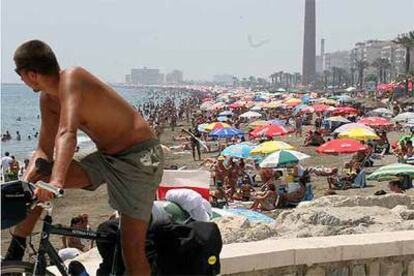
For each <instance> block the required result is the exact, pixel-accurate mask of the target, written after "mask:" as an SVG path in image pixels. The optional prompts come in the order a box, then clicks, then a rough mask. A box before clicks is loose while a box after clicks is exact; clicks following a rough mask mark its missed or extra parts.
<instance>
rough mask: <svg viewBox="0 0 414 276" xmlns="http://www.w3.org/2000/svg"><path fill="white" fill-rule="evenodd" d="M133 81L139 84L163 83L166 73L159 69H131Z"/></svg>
mask: <svg viewBox="0 0 414 276" xmlns="http://www.w3.org/2000/svg"><path fill="white" fill-rule="evenodd" d="M130 79H131V83H132V84H137V85H152V84H161V83H162V82H163V81H164V75H163V74H161V73H160V70H159V69H149V68H146V67H144V68H142V69H131V77H130Z"/></svg>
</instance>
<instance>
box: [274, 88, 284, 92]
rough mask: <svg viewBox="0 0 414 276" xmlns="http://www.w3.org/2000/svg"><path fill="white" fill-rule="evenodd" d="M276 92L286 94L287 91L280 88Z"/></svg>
mask: <svg viewBox="0 0 414 276" xmlns="http://www.w3.org/2000/svg"><path fill="white" fill-rule="evenodd" d="M276 91H277V92H286V89H284V88H279V89H277V90H276Z"/></svg>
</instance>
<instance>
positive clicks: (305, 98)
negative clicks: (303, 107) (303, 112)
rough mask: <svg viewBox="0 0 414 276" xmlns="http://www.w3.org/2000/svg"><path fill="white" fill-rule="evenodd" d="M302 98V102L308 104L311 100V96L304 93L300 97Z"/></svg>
mask: <svg viewBox="0 0 414 276" xmlns="http://www.w3.org/2000/svg"><path fill="white" fill-rule="evenodd" d="M300 99H301V100H302V102H303V103H305V104H308V103H309V102H310V100H311V97H309V96H307V95H305V96H303V97H301V98H300Z"/></svg>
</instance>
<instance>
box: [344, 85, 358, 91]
mask: <svg viewBox="0 0 414 276" xmlns="http://www.w3.org/2000/svg"><path fill="white" fill-rule="evenodd" d="M355 90H356V88H355V87H352V86H350V87H348V88H347V89H345V91H346V92H352V91H355Z"/></svg>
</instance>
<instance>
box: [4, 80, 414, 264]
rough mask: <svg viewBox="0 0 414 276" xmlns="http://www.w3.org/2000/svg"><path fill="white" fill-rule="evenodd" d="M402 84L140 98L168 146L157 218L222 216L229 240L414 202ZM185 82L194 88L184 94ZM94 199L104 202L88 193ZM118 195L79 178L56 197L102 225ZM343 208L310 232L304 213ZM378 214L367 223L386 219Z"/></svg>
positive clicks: (409, 123)
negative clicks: (77, 185)
mask: <svg viewBox="0 0 414 276" xmlns="http://www.w3.org/2000/svg"><path fill="white" fill-rule="evenodd" d="M393 89H394V88H393V87H392V85H391V84H390V85H389V86H388V87H385V88H380V87H379V89H378V90H377V91H376V92H374V93H372V92H371V93H370V92H365V91H358V90H357V89H355V88H353V87H350V88H348V89H344V90H341V91H337V92H335V93H326V92H325V91H324V92H317V91H312V92H310V91H306V90H296V91H290V92H288V91H285V90H282V89H280V90H279V91H264V90H250V89H246V88H224V87H192V88H188V87H187V88H185V89H184V88H180V89H178V88H174V89H173V90H171V89H170V90H168V89H167V90H165V91H163V92H159V93H167V91H173V92H172V93H171V94H170V95H169V96H168V97H167V99H166V100H165V101H164V102H163V103H160V104H155V103H154V102H148V103H144V104H142V105H136V106H134V108H135V109H136V110H137V112H139V113H141V114H142V115H143V116H144V117H145V118H146V119H147V120H148V121H149V122H150V124H151V125H152V127H153V129H154V132H155V133H156V135H157V136H158V137H159V139H160V141H161V143H162V147H163V150H164V154H165V166H164V169H165V172H164V177H163V181H162V182H161V185H160V188H159V191H158V193H157V201H155V203H154V207H153V217H154V216H157V217H156V219H155V223H163V222H165V220H166V219H167V220H171V219H173V218H176V217H181V218H184V221H185V220H186V219H189V218H192V219H196V220H204V221H205V220H208V221H210V220H213V221H216V223H217V224H218V225H219V228H220V230H221V233H222V236H223V241H224V242H225V243H231V242H241V241H249V240H260V239H265V238H272V237H279V238H283V237H299V236H312V235H338V234H343V233H351V232H352V231H356V230H352V229H357V228H358V227H359V224H358V221H359V220H358V219H359V218H356V219H355V220H354V219H351V221H352V222H351V223H349V221H347V222H342V221H341V218H340V216H341V214H342V215H345V214H348V213H349V211H350V210H344V209H343V208H351V209H352V210H353V211H352V212H354V213H355V215H356V216H365V217H366V216H369V215H372V217H376V216H377V215H378V216H379V214H378V212H376V213H375V214H374V213H373V214H371V213H370V212H373V211H372V210H380V209H381V208H386V210H388V211H390V210H394V209H393V208H394V207H396V206H397V205H405V209H403V210H402V211H401V212H403V213H404V214H406V212H407V210H410V206H411V199H410V198H411V195H412V189H411V188H412V177H413V176H414V166H413V165H411V164H413V163H414V158H413V157H414V151H413V145H412V143H413V142H414V133H413V127H414V110H413V104H412V103H410V102H409V101H407V99H406V98H404V97H401V98H393V94H392V91H393ZM410 89H412V85H411V86H410ZM180 91H181V92H180ZM182 91H185V93H187V94H189V96H188V97H180V101H177V100H176V97H178V96H179V95H180V93H184V92H182ZM410 93H411V92H410ZM3 137H4V135H3ZM4 139H5V143H7V138H4ZM80 151H82V147H81V148H80ZM10 159H12V158H11V157H10V156H4V157H3V159H2V164H3V161H4V164H5V165H3V172H4V180H13V179H16V178H18V177H19V175H22V174H23V173H24V168H25V166H24V164H20V166H19V165H16V163H17V164H18V163H19V162H15V161H10V163H9V164H10V166H9V167H8V168H6V169H5V166H7V165H6V161H7V160H10ZM17 167H18V168H19V169H16V168H17ZM407 197H408V200H407ZM90 200H94V202H95V203H96V204H94V206H90V205H87V202H89V201H90ZM106 201H107V198H106V194H105V191H103V190H102V189H99V190H98V192H97V193H94V194H91V193H87V192H84V191H75V190H73V191H72V190H70V191H68V193H67V195H66V197H65V198H64V199H62V200H59V202H58V203H57V204H56V205H57V208H56V209H55V214H56V215H55V217H56V221H57V222H59V223H62V224H65V225H72V224H73V225H75V224H76V223H77V222H79V224H82V225H84V226H85V225H87V227H92V228H94V227H97V225H98V224H100V223H101V222H102V221H104V220H107V219H109V218H110V217H113V216H115V214H114V213H113V211H112V210H111V209H110V208H109V207H108V206H107V202H106ZM73 202H76V203H77V204H73ZM189 202H192V203H191V204H189ZM194 202H195V203H194ZM344 202H345V203H344ZM361 202H365V203H364V204H365V207H361V206H360V204H361ZM171 204H173V205H178V206H179V207H180V208H179V209H178V210H179V212H180V214H179V215H177V214H176V213H175V214H168V210H171V209H174V208H167V207H166V206H169V205H171ZM307 206H308V207H307ZM366 206H371V207H372V206H377V207H376V208H373V209H371V210H367V209H364V208H366ZM62 207H64V208H62ZM331 207H338V208H339V209H341V210H342V211H337V210H336V209H335V208H331ZM307 208H308V209H307ZM318 208H319V209H318ZM322 209H323V210H322ZM331 209H332V210H333V209H335V210H336V211H335V212H336V213H335V212H334V213H335V214H333V213H330V214H325V215H327V216H328V217H330V216H339V220H332V221H333V222H332V225H330V226H333V228H332V229H336V230H332V229H331V228H330V229H331V230H330V231H326V230H320V228H318V227H314V229H316V230H312V231H313V232H312V231H311V230H309V231H310V232H306V233H305V234H303V233H302V234H300V231H302V232H303V231H304V227H303V223H304V222H303V221H301V222H299V221H293V217H295V216H296V217H298V216H297V215H296V214H302V215H303V213H304V212H305V213H306V212H316V211H315V210H320V212H329V210H331ZM339 209H338V210H339ZM62 210H64V211H62ZM384 210H385V209H384ZM388 211H387V212H388ZM410 211H411V210H410ZM165 212H167V214H164V213H165ZM295 212H297V213H295ZM387 212H385V211H383V212H382V213H383V215H384V216H387V215H389V214H388V213H387ZM67 214H71V215H72V218H71V217H68V215H67ZM160 214H161V215H160ZM163 214H164V215H163ZM304 217H305V216H304ZM85 218H86V222H85ZM88 219H89V221H88ZM157 219H159V221H158V222H157ZM382 219H383V221H387V223H388V224H387V227H388V226H390V225H391V224H392V225H396V226H398V227H397V228H398V229H405V228H408V229H409V228H410V227H412V225H411V224H409V223H411V221H410V220H408V222H409V223H408V224H407V220H405V219H401V221H396V220H395V219H394V220H391V219H389V218H388V217H386V218H385V217H384V218H380V217H377V220H378V221H382ZM353 222H355V223H356V224H354V223H353ZM322 224H323V223H322ZM345 224H346V225H348V226H347V228H344V226H343V225H345ZM380 224H381V223H380ZM246 225H247V226H246ZM341 225H342V226H341ZM375 225H376V227H377V228H372V227H367V228H366V229H362V230H361V228H358V229H359V230H358V231H361V232H364V231H365V232H369V231H381V229H383V228H381V227H379V228H378V223H377V224H375ZM384 225H385V224H384ZM384 225H383V226H382V227H385V226H384ZM313 226H315V225H313ZM335 226H337V227H336V228H335ZM246 227H247V228H246ZM244 228H246V229H248V230H246V231H242V232H241V233H239V232H237V229H244ZM300 228H302V229H300ZM397 228H396V229H397ZM318 229H319V230H318ZM347 231H348V232H347ZM349 231H351V232H349ZM3 232H4V231H3ZM7 236H8V233H4V236H3V237H6V238H4V239H2V243H3V245H6V244H7V242H8V239H7ZM35 239H36V237H35ZM54 244H55V246H56V247H57V248H62V250H63V253H62V254H63V255H62V256H64V253H65V252H66V250H64V249H65V248H67V247H68V244H67V243H66V244H65V243H63V244H62V241H60V240H57V239H56V240H54ZM4 247H5V246H3V248H4ZM90 248H91V247H90V245H88V246H87V247H83V246H82V248H81V249H79V250H80V251H81V252H84V251H87V250H89V249H90ZM69 255H70V254H69ZM69 257H70V256H69Z"/></svg>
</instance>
